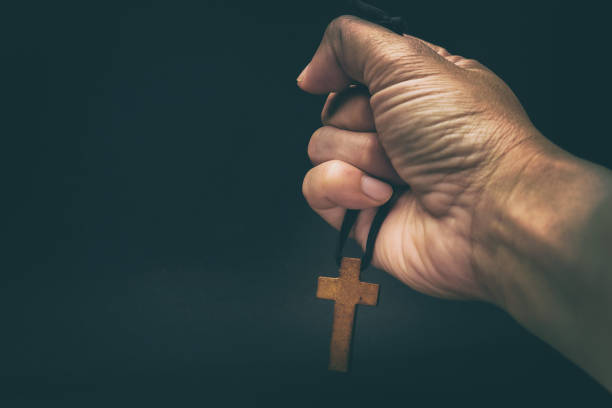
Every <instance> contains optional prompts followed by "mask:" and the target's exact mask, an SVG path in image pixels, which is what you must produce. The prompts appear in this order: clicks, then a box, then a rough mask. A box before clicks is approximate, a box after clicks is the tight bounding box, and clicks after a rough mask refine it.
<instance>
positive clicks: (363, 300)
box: [359, 282, 378, 306]
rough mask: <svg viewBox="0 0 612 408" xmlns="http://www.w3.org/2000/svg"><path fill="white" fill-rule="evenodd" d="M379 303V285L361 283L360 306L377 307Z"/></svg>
mask: <svg viewBox="0 0 612 408" xmlns="http://www.w3.org/2000/svg"><path fill="white" fill-rule="evenodd" d="M377 302H378V284H376V283H368V282H360V283H359V304H360V305H367V306H376V303H377Z"/></svg>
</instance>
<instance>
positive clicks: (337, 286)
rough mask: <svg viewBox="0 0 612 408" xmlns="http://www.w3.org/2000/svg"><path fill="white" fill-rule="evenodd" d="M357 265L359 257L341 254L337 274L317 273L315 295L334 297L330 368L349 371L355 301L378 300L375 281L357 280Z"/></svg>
mask: <svg viewBox="0 0 612 408" xmlns="http://www.w3.org/2000/svg"><path fill="white" fill-rule="evenodd" d="M360 269H361V260H360V259H357V258H342V263H341V264H340V277H339V278H328V277H325V276H320V277H319V285H318V287H317V297H318V298H320V299H328V300H335V301H336V303H335V304H334V325H333V328H332V338H331V345H330V350H329V369H330V370H334V371H342V372H347V371H348V361H349V351H350V347H351V335H352V332H353V325H354V321H355V305H358V304H359V305H368V306H376V302H377V301H378V285H377V284H375V283H367V282H361V281H360V280H359V272H360Z"/></svg>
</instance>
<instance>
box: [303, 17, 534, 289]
mask: <svg viewBox="0 0 612 408" xmlns="http://www.w3.org/2000/svg"><path fill="white" fill-rule="evenodd" d="M355 82H356V83H360V84H364V85H365V86H366V87H367V88H365V87H363V86H354V85H350V84H351V83H355ZM298 86H299V87H300V88H301V89H303V90H305V91H307V92H310V93H317V94H321V93H329V92H331V93H330V94H329V96H328V99H327V101H326V104H325V106H324V109H323V112H322V121H323V124H324V125H325V126H323V127H322V128H320V129H318V130H317V131H316V132H315V133H314V134H313V135H312V138H311V140H310V144H309V147H308V153H309V156H310V158H311V160H312V162H313V163H314V164H316V167H314V168H313V169H312V170H311V171H310V172H308V174H307V175H306V177H305V179H304V184H303V192H304V196H305V197H306V199H307V200H308V203H309V204H310V206H311V207H312V208H313V209H314V210H315V211H316V212H317V213H318V214H319V215H320V216H321V217H323V218H324V219H325V220H326V221H327V222H329V223H330V224H331V225H332V226H334V227H335V228H337V229H338V228H339V227H340V225H341V223H342V219H343V216H344V213H345V210H346V208H352V209H363V210H364V211H362V212H361V214H360V216H359V219H358V221H357V223H356V225H355V229H354V238H355V239H356V240H357V242H358V243H359V244H361V245H362V247H363V246H364V245H365V241H366V238H367V234H368V231H369V229H370V224H371V222H372V219H373V217H374V214H375V212H376V207H378V206H380V205H382V204H383V203H384V202H386V201H387V200H388V199H389V198H390V196H391V193H392V188H391V186H390V185H389V183H392V184H408V185H409V186H410V190H409V191H408V192H406V193H404V194H403V195H402V196H401V197H400V198H399V200H398V201H397V203H396V204H395V206H394V208H393V210H392V211H391V212H390V213H389V215H388V216H387V218H386V220H385V222H384V224H383V225H382V228H381V230H380V233H379V235H378V238H377V242H376V247H375V251H374V257H373V261H372V263H373V264H374V266H376V267H379V268H382V269H384V270H386V271H387V272H389V273H391V274H392V275H394V276H396V277H397V278H399V279H400V280H402V281H403V282H405V283H407V284H408V285H410V286H411V287H413V288H414V289H417V290H419V291H421V292H424V293H427V294H431V295H436V296H441V297H447V298H476V299H483V300H490V301H494V299H493V298H492V297H494V296H495V295H494V294H493V293H491V290H490V286H491V284H490V282H488V280H487V279H488V275H487V274H486V273H484V272H483V271H480V270H479V268H478V267H477V266H476V265H478V264H479V262H478V261H479V260H478V259H476V258H475V252H477V251H475V240H477V239H478V237H481V236H484V235H486V234H485V233H482V232H480V231H475V229H474V228H475V226H478V227H480V226H487V224H488V223H489V221H490V220H489V217H492V216H493V214H492V213H490V212H488V211H487V209H486V208H484V207H482V206H481V204H482V203H485V202H489V201H490V200H489V199H488V197H487V195H491V194H495V195H497V196H500V195H502V196H503V194H506V193H508V194H509V193H510V190H511V188H508V189H507V190H508V191H500V190H499V189H492V188H488V186H490V185H491V184H492V182H493V181H494V180H495V179H496V178H499V177H500V176H499V172H498V169H499V168H500V167H503V163H504V162H507V161H510V162H511V163H512V164H513V166H518V167H520V165H521V163H525V164H526V163H528V162H529V161H530V160H531V158H533V157H534V156H535V155H537V152H538V150H540V149H539V145H542V144H543V141H542V140H543V139H544V138H543V137H542V136H541V135H540V134H539V132H538V131H537V129H535V128H534V126H533V125H532V124H531V122H530V120H529V118H528V117H527V115H526V113H525V111H524V110H523V108H522V107H521V105H520V103H519V102H518V100H517V98H516V97H515V96H514V94H513V93H512V91H511V90H510V88H508V86H507V85H506V84H505V83H504V82H503V81H502V80H501V79H500V78H499V77H497V76H496V75H495V74H494V73H492V72H491V71H490V70H488V69H487V68H485V67H484V66H483V65H481V64H480V63H478V62H477V61H474V60H471V59H466V58H463V57H460V56H457V55H451V54H449V53H448V52H447V51H446V50H445V49H443V48H441V47H438V46H436V45H433V44H430V43H427V42H425V41H423V40H420V39H417V38H414V37H411V36H407V35H404V36H400V35H397V34H395V33H393V32H391V31H389V30H386V29H384V28H382V27H380V26H378V25H375V24H372V23H369V22H367V21H364V20H361V19H359V18H356V17H351V16H345V17H340V18H338V19H336V20H334V21H333V22H332V23H331V24H330V25H329V27H328V28H327V30H326V32H325V35H324V38H323V40H322V42H321V45H320V46H319V48H318V50H317V51H316V53H315V55H314V57H313V58H312V61H311V62H310V63H309V64H308V66H307V67H306V68H305V70H304V71H303V72H302V74H301V75H300V77H299V78H298ZM370 95H371V96H370ZM381 180H384V182H383V181H381ZM508 187H512V186H508ZM496 200H497V201H499V200H500V197H496ZM501 200H502V201H503V197H502V198H501Z"/></svg>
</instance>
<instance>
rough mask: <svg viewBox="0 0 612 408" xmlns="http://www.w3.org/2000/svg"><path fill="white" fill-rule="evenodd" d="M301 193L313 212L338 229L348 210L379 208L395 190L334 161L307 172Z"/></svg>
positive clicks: (357, 170)
mask: <svg viewBox="0 0 612 408" xmlns="http://www.w3.org/2000/svg"><path fill="white" fill-rule="evenodd" d="M302 192H303V194H304V197H305V198H306V201H307V202H308V204H309V205H310V207H311V208H312V209H313V210H314V211H316V212H317V213H318V214H319V215H320V216H321V217H323V219H325V220H326V221H327V222H329V223H330V224H331V225H332V226H333V227H335V228H339V227H340V224H341V223H342V218H343V216H344V210H345V209H346V208H351V209H367V208H375V207H379V206H381V205H383V204H384V203H385V202H386V201H387V200H389V198H390V197H391V194H392V193H393V189H392V188H391V186H390V185H389V184H387V183H384V182H382V181H380V180H377V179H375V178H373V177H371V176H369V175H367V174H366V173H364V172H363V171H361V170H359V169H358V168H356V167H354V166H352V165H350V164H348V163H345V162H342V161H340V160H332V161H328V162H325V163H323V164H320V165H318V166H316V167H314V168H312V169H311V170H310V171H309V172H308V173H306V176H305V177H304V183H303V185H302Z"/></svg>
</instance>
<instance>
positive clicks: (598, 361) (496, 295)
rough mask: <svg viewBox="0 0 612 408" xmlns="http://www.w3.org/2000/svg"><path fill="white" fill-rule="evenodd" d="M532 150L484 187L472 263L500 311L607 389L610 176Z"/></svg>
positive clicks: (552, 150) (559, 154) (610, 364)
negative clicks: (487, 189)
mask: <svg viewBox="0 0 612 408" xmlns="http://www.w3.org/2000/svg"><path fill="white" fill-rule="evenodd" d="M536 146H537V153H536V154H533V155H530V154H526V155H524V157H525V159H524V160H522V159H520V158H512V159H511V160H509V161H506V162H505V163H504V164H503V168H501V169H500V171H499V172H498V174H497V175H498V176H499V175H500V174H501V176H500V177H498V180H497V181H496V182H495V184H494V185H491V186H489V187H490V190H491V194H489V195H487V199H486V202H485V203H483V205H482V206H481V208H482V210H483V212H484V213H486V214H488V216H487V217H486V221H485V219H483V220H482V223H486V224H488V225H477V226H475V227H478V230H479V231H483V232H482V233H481V234H480V235H479V238H480V239H477V240H476V242H475V259H476V262H477V265H476V266H477V269H479V270H481V271H483V272H482V276H483V277H484V279H483V280H484V281H485V282H486V284H487V287H488V288H489V289H490V292H491V295H492V296H491V297H492V299H493V300H494V301H495V302H496V303H498V304H499V306H500V307H502V308H504V309H505V310H507V311H508V312H509V313H510V314H511V315H512V316H513V317H514V318H515V319H516V320H517V321H518V322H519V323H521V324H522V325H524V326H525V327H526V328H528V329H529V330H530V331H532V332H533V333H534V334H535V335H537V336H538V337H540V338H542V339H543V340H544V341H546V342H548V343H549V344H551V345H552V346H553V347H555V348H556V349H558V350H559V351H560V352H561V353H563V354H564V355H566V356H567V357H568V358H570V359H571V360H573V361H574V362H575V363H576V364H578V365H580V366H581V367H583V368H584V369H585V370H586V371H587V372H589V373H590V374H591V375H592V376H593V377H595V378H596V379H597V380H598V381H600V382H601V383H602V384H603V385H604V386H606V387H607V388H608V389H610V390H612V267H611V265H612V176H611V173H610V171H608V170H606V169H604V168H602V167H599V166H596V165H594V164H592V163H588V162H585V161H582V160H580V159H577V158H575V157H573V156H571V155H569V154H567V153H565V152H563V151H561V150H560V149H558V148H556V147H554V146H551V145H550V144H548V143H546V142H543V143H539V144H538V145H536ZM527 149H529V147H527Z"/></svg>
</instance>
